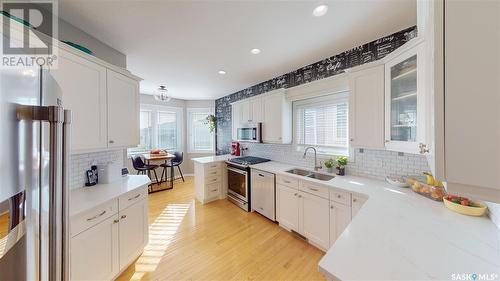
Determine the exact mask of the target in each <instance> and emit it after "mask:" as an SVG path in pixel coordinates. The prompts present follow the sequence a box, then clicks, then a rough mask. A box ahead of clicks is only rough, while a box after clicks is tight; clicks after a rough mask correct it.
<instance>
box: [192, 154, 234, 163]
mask: <svg viewBox="0 0 500 281" xmlns="http://www.w3.org/2000/svg"><path fill="white" fill-rule="evenodd" d="M234 157H238V156H233V155H231V154H224V155H214V156H206V157H198V158H193V159H191V160H193V161H194V162H197V163H200V164H209V163H214V162H224V161H226V160H229V159H231V158H234Z"/></svg>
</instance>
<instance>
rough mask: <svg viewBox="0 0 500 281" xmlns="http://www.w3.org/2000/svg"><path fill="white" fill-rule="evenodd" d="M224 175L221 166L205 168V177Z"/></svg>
mask: <svg viewBox="0 0 500 281" xmlns="http://www.w3.org/2000/svg"><path fill="white" fill-rule="evenodd" d="M220 175H222V170H221V168H210V169H205V177H210V176H220Z"/></svg>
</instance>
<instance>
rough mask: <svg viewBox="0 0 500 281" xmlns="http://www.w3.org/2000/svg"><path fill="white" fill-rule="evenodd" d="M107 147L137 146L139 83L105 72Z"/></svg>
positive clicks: (114, 73) (111, 72)
mask: <svg viewBox="0 0 500 281" xmlns="http://www.w3.org/2000/svg"><path fill="white" fill-rule="evenodd" d="M107 76H108V80H107V85H108V111H107V112H108V147H133V146H137V145H138V144H139V83H138V82H137V81H136V80H135V79H132V78H129V77H127V76H125V75H122V74H120V73H117V72H115V71H112V70H109V69H108V71H107Z"/></svg>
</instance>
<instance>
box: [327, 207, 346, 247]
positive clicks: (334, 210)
mask: <svg viewBox="0 0 500 281" xmlns="http://www.w3.org/2000/svg"><path fill="white" fill-rule="evenodd" d="M350 222H351V207H350V206H347V205H344V204H341V203H337V202H334V201H330V246H331V245H333V243H335V241H336V240H337V238H339V236H340V234H342V232H343V231H344V229H345V228H346V227H347V225H348V224H349V223H350Z"/></svg>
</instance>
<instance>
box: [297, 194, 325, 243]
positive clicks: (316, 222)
mask: <svg viewBox="0 0 500 281" xmlns="http://www.w3.org/2000/svg"><path fill="white" fill-rule="evenodd" d="M299 199H301V200H300V201H301V206H300V207H301V208H299V215H302V218H301V220H299V221H300V222H301V227H299V229H302V231H300V233H301V234H302V235H304V236H305V237H306V238H307V239H308V240H309V242H311V243H312V244H314V245H316V246H317V247H319V248H321V249H323V250H326V249H328V246H329V245H330V243H329V240H330V237H329V235H328V224H329V218H328V217H329V211H328V210H329V209H328V206H329V204H328V200H327V199H323V198H321V197H318V196H315V195H311V194H307V193H305V192H301V193H300V194H299ZM300 209H302V210H301V211H300Z"/></svg>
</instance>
